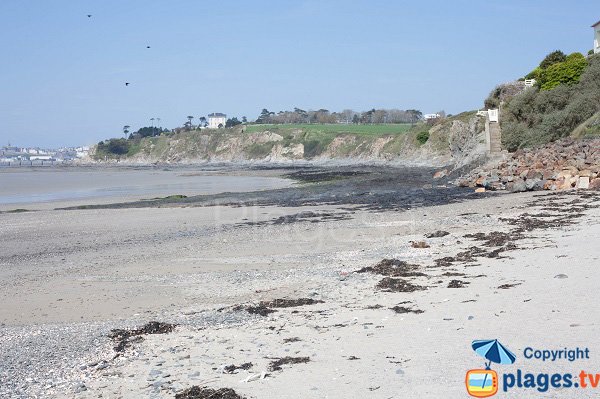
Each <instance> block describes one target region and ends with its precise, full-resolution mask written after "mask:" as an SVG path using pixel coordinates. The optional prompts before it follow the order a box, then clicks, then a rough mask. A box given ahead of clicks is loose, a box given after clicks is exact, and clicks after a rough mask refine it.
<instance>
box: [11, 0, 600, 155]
mask: <svg viewBox="0 0 600 399" xmlns="http://www.w3.org/2000/svg"><path fill="white" fill-rule="evenodd" d="M86 14H92V17H91V18H87V16H86ZM597 20H600V6H599V5H598V1H597V0H589V1H587V0H578V1H570V2H565V1H563V0H536V1H516V0H502V1H497V2H493V1H466V0H458V1H456V0H453V1H447V0H443V1H434V0H421V1H376V0H371V1H325V0H323V1H312V0H310V1H301V0H298V1H293V2H292V1H289V2H288V1H283V0H279V1H227V0H222V1H184V0H162V1H159V0H155V1H153V0H127V1H122V0H96V1H90V0H78V1H74V0H53V1H47V0H37V1H34V0H2V1H1V2H0V51H1V54H2V58H3V60H2V62H1V63H0V145H4V144H6V142H7V141H10V142H11V143H12V144H15V145H21V146H34V145H37V146H44V147H57V146H62V145H79V144H92V143H95V142H98V141H99V140H100V139H103V138H107V137H115V136H119V135H120V133H121V129H122V127H123V125H131V126H132V127H133V128H134V129H137V128H139V127H141V126H146V125H149V124H150V121H149V119H150V118H152V117H160V118H161V124H162V125H163V126H165V127H170V128H171V127H175V126H180V125H182V124H183V123H184V122H185V121H186V119H185V118H186V116H187V115H194V116H196V117H199V116H202V115H206V114H208V113H210V112H225V113H227V114H228V115H230V116H238V117H241V116H247V117H248V118H249V119H254V118H256V116H257V115H258V114H259V112H260V110H261V109H262V108H265V107H266V108H268V109H269V110H272V111H279V110H282V109H292V108H293V107H296V106H297V107H300V108H303V109H318V108H327V109H329V110H342V109H344V108H351V109H354V110H357V111H361V110H366V109H370V108H373V107H375V108H379V107H382V108H400V109H408V108H416V109H420V110H422V111H423V112H425V113H427V112H434V111H438V110H442V109H443V110H446V112H449V113H458V112H461V111H464V110H470V109H475V108H478V107H481V105H482V102H483V99H484V98H485V97H486V96H487V94H488V93H489V92H490V90H491V89H492V88H493V87H494V86H495V85H496V84H498V83H501V82H505V81H509V80H512V79H514V78H518V77H520V76H522V75H523V74H525V73H526V72H528V71H529V70H531V69H532V68H533V67H535V66H536V65H537V64H538V63H539V61H540V60H541V59H542V58H543V56H544V55H545V54H547V53H548V52H550V51H552V50H555V49H561V50H563V51H565V52H567V53H569V52H573V51H580V52H587V51H588V50H589V49H590V48H591V47H592V41H593V34H592V29H591V28H590V25H592V23H594V22H596V21H597ZM146 46H151V48H150V49H147V48H146ZM125 82H131V85H130V86H129V87H125V84H124V83H125Z"/></svg>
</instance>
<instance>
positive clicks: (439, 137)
mask: <svg viewBox="0 0 600 399" xmlns="http://www.w3.org/2000/svg"><path fill="white" fill-rule="evenodd" d="M346 130H347V131H346ZM482 140H483V120H481V119H480V118H479V117H477V116H475V113H473V112H469V113H464V114H461V115H457V116H455V117H450V118H446V119H443V120H440V121H438V122H437V123H435V124H434V125H433V126H429V125H426V124H423V123H421V124H418V125H415V126H412V127H411V126H404V127H403V126H399V125H371V126H370V125H365V126H362V127H359V126H356V125H354V126H352V125H351V126H348V127H345V126H344V125H312V126H300V127H299V126H295V125H268V126H259V125H249V126H237V127H235V128H231V129H216V130H201V131H188V132H180V133H167V134H163V135H161V136H158V137H149V138H143V139H138V140H127V146H128V149H127V154H123V155H116V154H111V153H107V152H105V151H99V149H98V146H96V147H94V148H93V149H92V152H91V157H92V159H94V160H95V161H108V162H116V161H119V162H126V163H135V164H150V163H184V164H191V163H206V162H213V163H217V162H240V163H241V162H273V163H275V162H277V163H286V162H312V163H324V162H339V163H376V162H385V163H397V164H406V165H427V166H443V165H449V164H459V165H460V164H464V163H467V162H470V161H471V160H472V159H473V158H476V157H478V156H481V155H482V154H483V152H484V148H485V146H484V145H483V143H482ZM123 141H124V140H123Z"/></svg>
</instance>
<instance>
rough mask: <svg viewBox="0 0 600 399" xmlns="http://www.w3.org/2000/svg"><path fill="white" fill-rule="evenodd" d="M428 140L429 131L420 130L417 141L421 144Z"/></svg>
mask: <svg viewBox="0 0 600 399" xmlns="http://www.w3.org/2000/svg"><path fill="white" fill-rule="evenodd" d="M428 140H429V132H428V131H427V130H424V131H422V132H420V133H419V134H417V141H418V142H419V144H421V145H423V144H425V143H427V141H428Z"/></svg>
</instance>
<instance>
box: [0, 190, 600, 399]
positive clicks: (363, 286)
mask: <svg viewBox="0 0 600 399" xmlns="http://www.w3.org/2000/svg"><path fill="white" fill-rule="evenodd" d="M385 191H387V190H385ZM320 195H321V194H319V196H320ZM375 195H376V194H375ZM271 199H272V198H271ZM213 200H214V198H213ZM599 200H600V197H598V196H595V195H591V194H584V195H582V194H573V195H571V194H569V195H558V196H557V195H548V194H533V193H526V194H518V195H499V196H492V197H488V198H480V199H469V200H465V199H464V198H461V199H460V200H456V201H451V203H447V204H445V205H436V206H429V207H416V206H411V207H410V209H404V210H400V209H394V208H391V209H384V210H377V209H373V207H371V206H365V204H364V203H355V204H352V203H347V202H348V201H346V203H335V201H333V202H334V203H326V202H325V201H323V202H315V201H312V203H310V204H305V205H304V206H290V205H294V204H291V203H288V204H287V205H288V206H276V205H270V204H268V203H267V202H268V201H264V202H256V203H254V204H249V205H248V204H247V205H243V206H242V205H240V204H237V205H235V206H230V205H227V206H226V205H219V206H206V204H201V206H197V205H198V204H176V205H174V206H168V207H165V206H164V205H161V206H160V207H134V208H125V209H111V208H108V209H79V210H69V211H65V210H42V211H38V212H26V213H18V214H17V213H15V214H7V213H5V214H1V215H0V220H1V221H2V228H1V229H0V235H1V241H0V242H1V244H0V245H1V249H2V250H1V251H0V282H1V283H0V284H1V286H0V301H2V303H3V306H2V307H1V308H0V323H2V325H1V327H0V328H1V329H2V338H0V346H1V347H2V353H3V357H2V360H0V382H1V384H0V396H2V394H4V395H7V394H8V395H10V396H9V397H30V396H33V395H38V396H43V397H77V398H97V397H99V396H100V395H102V396H101V397H123V398H138V397H160V398H174V397H175V395H176V393H181V392H182V391H183V390H184V389H186V388H189V387H190V386H193V385H199V386H208V387H210V388H215V389H216V388H223V387H227V388H232V389H234V390H235V391H236V392H237V393H238V394H240V395H243V396H245V397H248V398H325V397H330V398H338V397H347V398H354V397H363V396H365V395H368V396H369V397H374V398H396V397H417V396H418V397H466V393H465V390H464V375H465V372H466V371H467V370H468V369H472V368H479V367H481V366H483V362H482V359H481V358H479V357H478V356H477V355H475V354H474V353H473V351H472V350H471V348H470V343H471V341H472V340H474V339H485V338H498V339H500V340H501V341H502V342H503V343H505V344H506V345H507V346H509V348H511V349H512V350H513V351H514V352H515V353H516V354H517V356H519V357H521V356H520V355H521V354H522V350H523V348H525V347H526V346H537V347H548V348H554V347H559V348H562V347H570V346H573V347H574V346H578V345H579V346H587V347H589V348H590V351H591V352H592V359H594V360H592V362H590V363H585V364H577V365H576V364H568V363H561V364H559V365H557V364H549V363H542V362H534V361H529V362H528V363H525V362H523V360H522V358H521V359H519V360H520V361H521V362H522V363H521V364H520V367H524V368H529V369H534V371H536V372H543V371H546V372H548V371H551V372H557V371H563V372H564V371H565V369H569V370H567V371H571V370H570V368H573V369H574V370H578V368H580V367H584V368H585V367H588V368H590V367H589V366H590V365H592V364H596V363H597V361H596V360H595V359H596V357H595V354H596V353H600V352H599V350H600V346H599V345H597V344H596V343H595V337H596V336H597V335H598V332H599V331H598V322H599V321H600V314H599V313H598V312H597V311H595V308H590V307H589V306H586V305H585V304H588V305H589V304H593V303H595V298H596V286H597V284H598V281H597V278H598V277H597V274H596V272H595V270H596V267H597V262H598V257H599V256H600V253H599V252H598V250H597V249H596V248H595V246H594V245H593V243H591V242H590V237H598V236H600V224H598V221H599V219H598V218H599V216H600V212H599V211H598V208H597V205H598V203H599ZM524 213H527V214H529V215H531V214H534V215H535V214H537V215H540V214H541V216H534V217H530V216H522V215H523V214H524ZM544 214H546V215H544ZM298 215H301V216H298ZM302 215H303V216H302ZM548 215H550V216H548ZM436 231H445V232H448V233H449V234H447V235H443V236H440V237H435V238H426V237H425V235H426V234H430V233H434V232H436ZM489 233H494V234H492V235H489ZM500 233H506V234H504V235H503V234H500ZM467 235H468V236H467ZM419 241H425V243H426V244H427V245H428V246H429V247H428V248H415V247H414V246H413V245H412V243H411V242H419ZM383 259H397V260H399V261H404V262H407V263H408V264H409V265H411V266H410V267H407V269H406V270H404V271H402V273H403V274H402V273H401V272H394V273H397V275H392V276H386V275H380V274H374V273H371V272H364V273H355V271H358V270H360V269H363V268H365V267H373V266H375V265H377V264H378V263H379V262H380V261H382V260H383ZM385 279H392V280H397V279H401V280H403V281H404V282H405V283H406V284H402V285H398V284H395V285H392V287H404V288H406V287H408V288H409V289H406V290H404V291H406V292H388V291H386V290H385V289H378V288H377V286H380V287H388V288H389V287H390V285H381V282H382V280H385ZM386 281H388V282H389V281H390V280H386ZM411 287H412V289H411ZM415 287H417V288H415ZM449 287H461V288H449ZM282 298H284V299H292V300H293V299H302V298H308V299H311V300H314V301H315V303H314V304H308V305H303V306H297V307H285V308H278V307H275V305H276V304H275V305H274V304H272V303H271V304H269V303H268V301H273V300H278V299H282ZM261 301H267V303H266V305H261ZM321 301H322V302H321ZM276 303H280V302H276ZM257 306H258V307H259V308H260V307H261V306H262V307H265V308H267V309H270V310H273V312H269V313H268V314H266V315H265V316H262V315H260V314H257V313H251V312H249V311H248V309H252V308H254V307H257ZM394 309H395V310H394ZM398 312H400V313H398ZM153 320H156V321H160V322H165V323H173V324H176V325H177V327H176V328H175V329H174V331H172V332H169V333H167V334H151V335H143V336H141V340H137V339H136V340H133V341H132V342H131V345H130V346H129V347H128V348H127V349H126V350H125V351H124V352H123V353H119V352H116V351H115V349H114V346H115V345H116V344H117V342H115V341H113V340H112V339H111V338H109V335H110V331H111V330H112V329H114V328H131V329H136V328H140V327H141V326H143V325H144V324H146V323H148V322H150V321H153ZM138 338H139V337H138ZM116 355H118V356H116ZM115 356H116V357H115ZM286 357H291V358H308V361H307V362H298V363H293V364H287V365H282V366H281V369H274V368H273V367H272V364H271V363H272V362H273V361H276V360H277V359H281V358H286ZM246 363H252V366H251V367H249V368H248V369H236V368H235V367H234V368H233V371H232V372H231V373H230V372H227V371H226V370H232V368H231V367H229V368H226V366H232V365H238V366H239V365H242V364H246ZM502 367H505V366H498V371H499V372H502V371H503V369H502ZM511 367H512V368H511ZM508 369H511V370H512V369H515V366H509V367H508V368H507V370H508ZM513 371H514V370H513ZM263 372H264V373H265V374H266V375H265V377H264V378H260V377H261V373H263ZM28 378H29V380H28ZM248 378H249V379H250V380H251V381H249V382H246V381H245V380H247V379H248ZM432 381H434V382H435V383H432ZM513 392H515V393H517V392H518V395H519V397H526V398H527V397H537V396H536V395H538V394H539V393H538V392H537V391H535V390H530V391H526V390H524V391H513ZM582 394H583V395H582ZM586 394H587V395H588V396H585V395H586ZM592 395H593V392H590V393H589V394H588V393H586V392H581V393H579V392H578V393H577V396H574V397H593V396H592Z"/></svg>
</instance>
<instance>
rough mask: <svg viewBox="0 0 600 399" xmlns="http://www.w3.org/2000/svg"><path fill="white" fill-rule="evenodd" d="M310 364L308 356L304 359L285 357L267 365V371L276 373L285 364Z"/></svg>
mask: <svg viewBox="0 0 600 399" xmlns="http://www.w3.org/2000/svg"><path fill="white" fill-rule="evenodd" d="M308 362H310V358H309V357H308V356H306V357H290V356H286V357H281V358H279V359H276V360H273V361H272V362H271V363H269V370H270V371H278V370H281V369H282V368H281V366H283V365H286V364H298V363H308Z"/></svg>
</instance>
